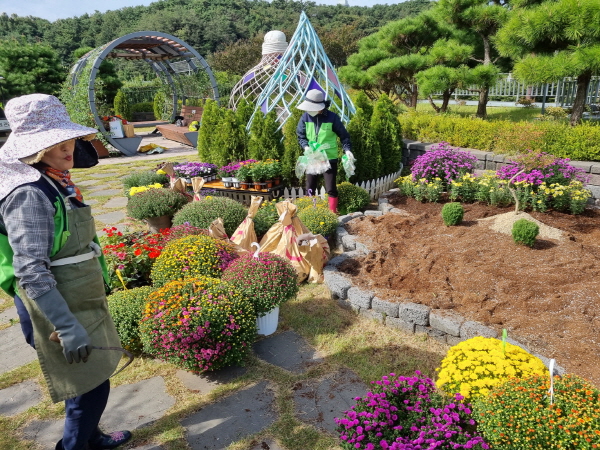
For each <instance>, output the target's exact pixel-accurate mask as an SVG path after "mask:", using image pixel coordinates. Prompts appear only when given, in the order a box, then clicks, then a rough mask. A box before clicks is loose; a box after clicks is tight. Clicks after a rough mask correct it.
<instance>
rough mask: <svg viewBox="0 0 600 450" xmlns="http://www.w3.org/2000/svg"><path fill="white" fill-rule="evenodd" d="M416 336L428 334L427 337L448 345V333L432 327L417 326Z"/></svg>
mask: <svg viewBox="0 0 600 450" xmlns="http://www.w3.org/2000/svg"><path fill="white" fill-rule="evenodd" d="M415 333H416V334H426V335H427V336H429V337H431V338H433V339H435V340H436V341H440V342H443V343H444V344H445V343H446V333H444V332H443V331H440V330H436V329H435V328H431V327H424V326H423V325H415Z"/></svg>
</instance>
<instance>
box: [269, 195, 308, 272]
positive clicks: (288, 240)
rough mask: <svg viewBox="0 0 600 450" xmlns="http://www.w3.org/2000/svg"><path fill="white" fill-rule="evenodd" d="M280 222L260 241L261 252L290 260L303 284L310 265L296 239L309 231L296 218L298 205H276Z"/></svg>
mask: <svg viewBox="0 0 600 450" xmlns="http://www.w3.org/2000/svg"><path fill="white" fill-rule="evenodd" d="M276 208H277V212H278V213H279V221H278V222H277V223H276V224H274V225H273V226H272V227H271V228H270V229H269V231H267V234H265V235H264V237H263V238H262V240H261V241H260V251H261V252H270V253H273V254H275V255H279V256H281V257H283V258H286V259H288V260H289V261H290V262H291V263H292V266H294V269H296V273H297V274H298V282H299V283H301V282H303V281H304V280H305V279H306V278H307V277H308V274H309V272H310V265H309V264H308V262H307V261H306V260H305V259H304V258H303V256H302V254H301V253H300V249H299V247H298V242H297V240H296V238H297V237H298V236H299V235H301V234H304V233H308V229H307V228H306V227H305V226H304V224H303V223H302V222H301V221H300V219H299V218H298V217H296V211H297V208H296V205H294V204H293V203H291V202H287V201H286V202H280V203H277V205H276Z"/></svg>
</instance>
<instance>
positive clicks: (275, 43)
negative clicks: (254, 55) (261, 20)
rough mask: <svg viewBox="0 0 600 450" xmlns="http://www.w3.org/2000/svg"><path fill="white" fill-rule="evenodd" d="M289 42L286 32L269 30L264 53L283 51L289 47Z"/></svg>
mask: <svg viewBox="0 0 600 450" xmlns="http://www.w3.org/2000/svg"><path fill="white" fill-rule="evenodd" d="M287 46H288V43H287V41H286V38H285V34H284V33H283V32H282V31H279V30H273V31H269V32H268V33H267V34H265V40H264V42H263V45H262V54H263V55H268V54H269V53H283V52H285V50H286V49H287Z"/></svg>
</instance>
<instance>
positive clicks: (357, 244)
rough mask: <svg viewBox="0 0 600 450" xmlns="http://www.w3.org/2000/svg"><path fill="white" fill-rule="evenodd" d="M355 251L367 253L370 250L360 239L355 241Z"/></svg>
mask: <svg viewBox="0 0 600 450" xmlns="http://www.w3.org/2000/svg"><path fill="white" fill-rule="evenodd" d="M354 251H356V252H358V253H361V254H364V255H367V254H369V252H370V250H369V248H368V247H367V246H366V245H365V244H363V243H362V242H358V241H356V242H355V246H354Z"/></svg>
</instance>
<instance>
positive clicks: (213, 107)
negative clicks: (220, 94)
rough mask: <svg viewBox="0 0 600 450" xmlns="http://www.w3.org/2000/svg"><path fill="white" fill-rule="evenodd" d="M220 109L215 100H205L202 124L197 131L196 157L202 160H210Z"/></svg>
mask: <svg viewBox="0 0 600 450" xmlns="http://www.w3.org/2000/svg"><path fill="white" fill-rule="evenodd" d="M220 116H221V111H220V108H219V105H218V104H217V102H215V101H214V100H212V99H208V100H206V104H205V105H204V111H203V112H202V125H201V126H200V130H199V132H198V158H200V161H202V162H210V159H211V157H212V151H213V147H214V141H215V138H216V136H217V128H218V126H219V121H220Z"/></svg>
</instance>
